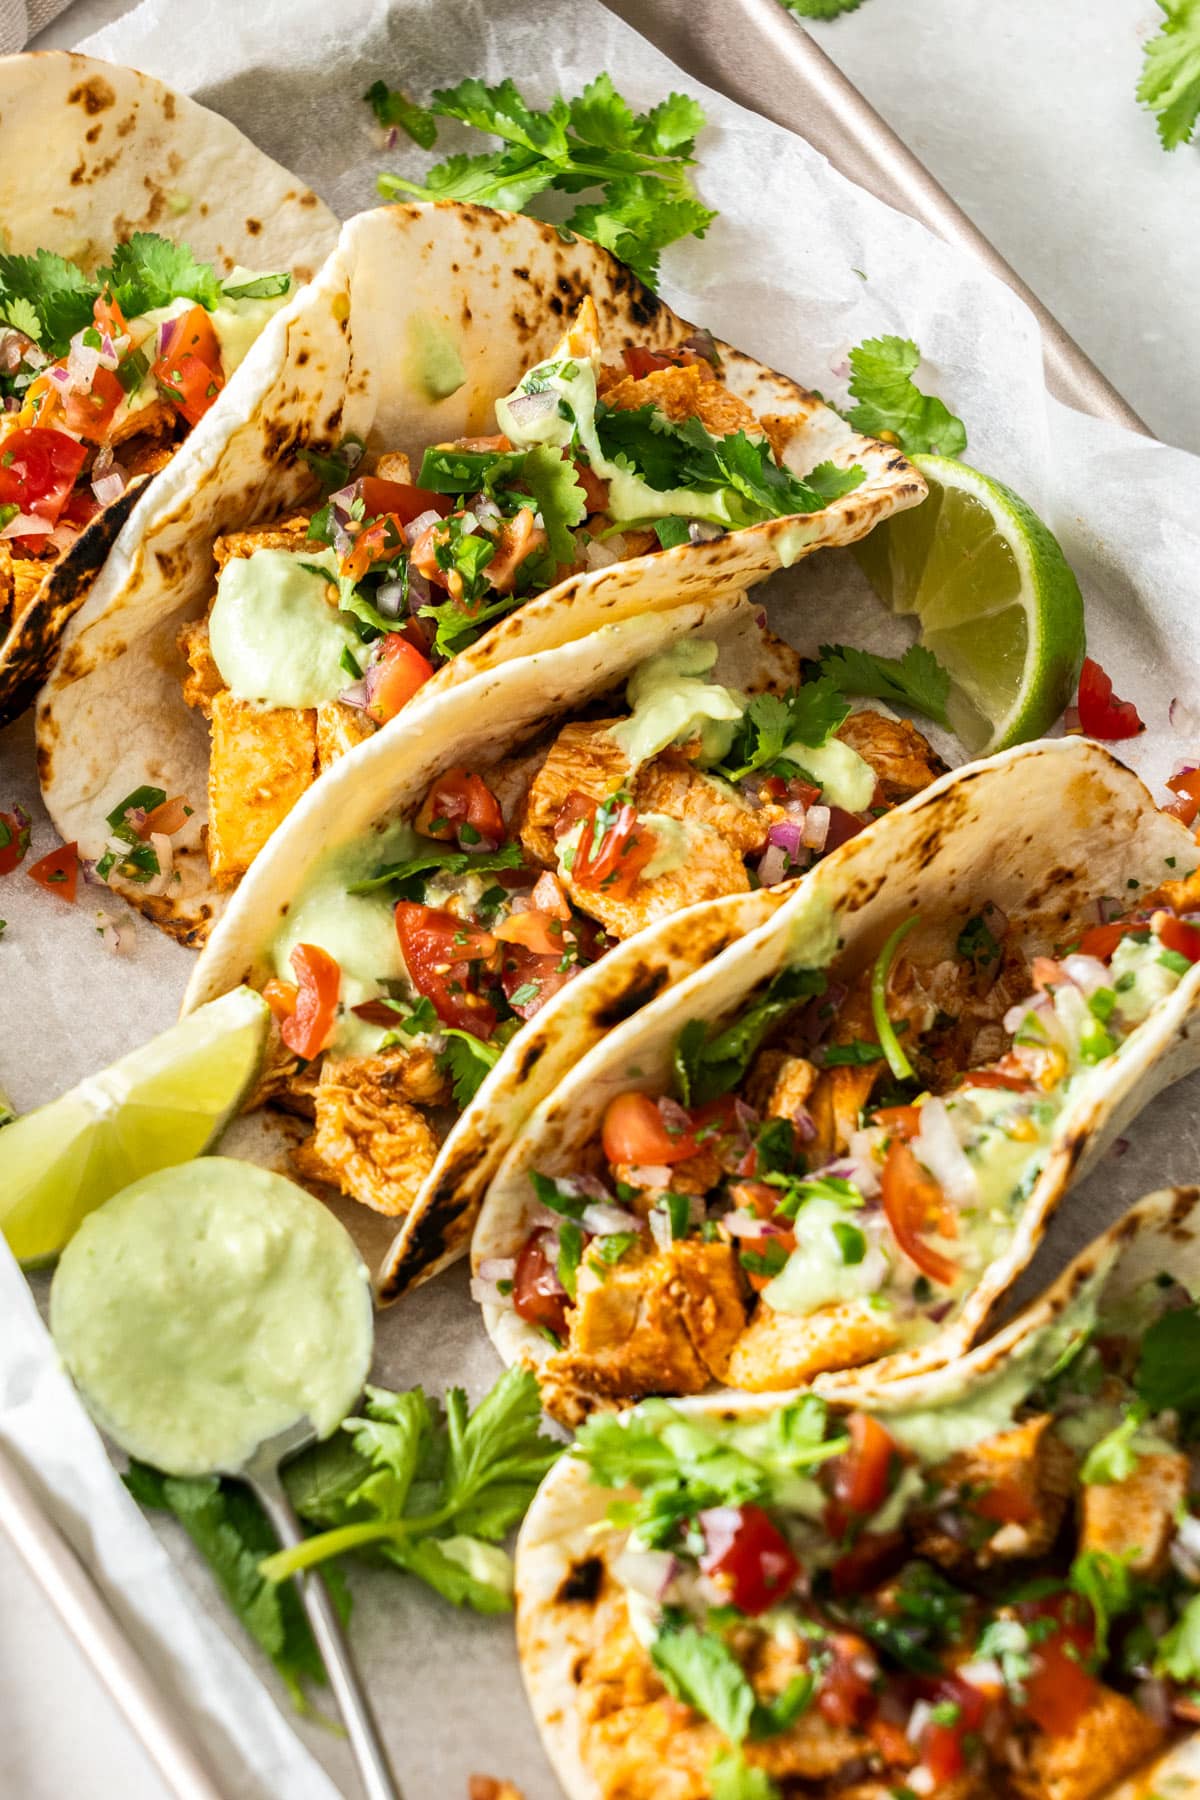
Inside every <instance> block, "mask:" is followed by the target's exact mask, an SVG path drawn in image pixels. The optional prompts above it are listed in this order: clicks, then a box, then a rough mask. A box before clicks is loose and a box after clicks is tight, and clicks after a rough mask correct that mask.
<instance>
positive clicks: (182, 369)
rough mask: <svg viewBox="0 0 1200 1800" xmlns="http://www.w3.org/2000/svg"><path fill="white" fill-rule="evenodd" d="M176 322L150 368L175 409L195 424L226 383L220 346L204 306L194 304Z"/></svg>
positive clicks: (190, 422) (190, 423) (191, 423)
mask: <svg viewBox="0 0 1200 1800" xmlns="http://www.w3.org/2000/svg"><path fill="white" fill-rule="evenodd" d="M174 326H175V329H174V330H173V331H172V333H171V335H170V337H169V339H168V340H167V348H166V349H165V350H164V351H163V352H162V353H161V354H160V355H159V356H157V357H156V358H155V359H154V361H153V363H152V364H151V365H150V372H151V374H152V375H153V376H154V379H155V381H157V383H158V385H159V387H160V388H161V389H162V391H163V393H164V394H165V395H166V397H167V399H168V400H169V401H170V402H171V404H172V406H173V407H174V408H175V410H176V412H178V413H180V414H181V415H182V416H183V418H185V419H186V420H187V422H188V424H189V425H196V424H198V423H199V422H200V420H201V419H202V418H203V417H204V415H205V413H206V412H207V411H208V409H209V407H210V406H211V405H212V404H213V402H214V400H215V399H216V398H217V395H218V394H219V393H220V392H221V389H222V388H223V387H224V386H225V376H224V374H223V372H222V369H221V346H220V342H219V341H218V338H217V333H216V330H215V328H214V326H213V322H212V319H211V318H210V317H209V315H208V313H207V312H206V311H205V310H204V308H203V307H202V306H193V307H192V308H191V309H190V311H188V312H185V313H184V314H182V316H181V317H180V318H178V319H176V320H175V321H174Z"/></svg>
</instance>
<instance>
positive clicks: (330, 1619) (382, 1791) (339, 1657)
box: [228, 1419, 402, 1800]
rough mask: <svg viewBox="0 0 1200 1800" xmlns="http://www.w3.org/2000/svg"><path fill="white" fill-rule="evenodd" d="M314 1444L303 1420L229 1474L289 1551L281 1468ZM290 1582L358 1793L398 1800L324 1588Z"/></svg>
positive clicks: (299, 1531) (308, 1577)
mask: <svg viewBox="0 0 1200 1800" xmlns="http://www.w3.org/2000/svg"><path fill="white" fill-rule="evenodd" d="M316 1441H317V1434H316V1432H315V1431H314V1430H313V1428H312V1426H311V1425H310V1424H309V1422H308V1420H307V1419H299V1420H297V1422H296V1424H294V1425H292V1426H289V1427H288V1429H287V1430H286V1431H281V1432H278V1433H277V1434H276V1436H275V1437H272V1438H267V1440H266V1441H265V1443H262V1444H260V1445H259V1446H258V1448H257V1450H255V1452H254V1454H253V1455H252V1456H251V1457H249V1458H248V1460H247V1461H246V1462H245V1463H244V1464H243V1465H242V1467H241V1468H240V1469H231V1470H229V1471H228V1473H229V1474H231V1475H233V1476H235V1477H236V1478H237V1479H238V1480H240V1481H244V1482H245V1483H246V1485H247V1487H249V1488H250V1490H251V1491H252V1493H253V1494H254V1497H255V1499H256V1500H257V1501H258V1503H259V1505H260V1506H261V1507H262V1509H263V1511H264V1512H265V1513H266V1515H267V1517H268V1519H270V1521H271V1524H272V1525H273V1526H274V1528H275V1534H276V1536H277V1537H278V1539H279V1541H280V1543H281V1544H282V1545H283V1546H284V1548H285V1549H288V1550H290V1549H291V1548H292V1546H293V1545H294V1544H299V1543H302V1542H303V1541H304V1531H303V1528H302V1526H301V1524H300V1521H299V1519H298V1518H297V1517H296V1513H295V1510H294V1509H293V1507H292V1503H291V1501H290V1500H289V1499H288V1496H287V1489H286V1488H285V1487H284V1485H283V1477H282V1474H281V1470H282V1467H283V1464H284V1463H286V1462H288V1461H290V1459H291V1458H292V1457H293V1456H298V1455H299V1454H300V1452H301V1451H302V1450H307V1449H308V1448H309V1446H310V1445H311V1444H315V1443H316ZM293 1579H294V1580H295V1581H296V1583H297V1585H298V1587H299V1589H300V1598H301V1600H303V1602H304V1610H305V1612H306V1613H307V1614H308V1622H309V1624H310V1625H311V1627H312V1634H313V1636H314V1638H315V1639H316V1640H317V1648H318V1649H319V1650H320V1652H321V1656H322V1659H323V1661H324V1663H325V1668H326V1671H327V1673H328V1675H329V1685H330V1687H331V1688H332V1689H333V1696H334V1699H335V1700H336V1701H337V1707H338V1711H339V1712H340V1713H341V1715H342V1722H343V1724H344V1725H345V1727H346V1736H347V1737H348V1738H349V1740H350V1748H351V1750H352V1751H353V1752H354V1760H355V1762H356V1763H357V1764H358V1778H359V1781H360V1782H361V1783H362V1790H363V1793H364V1794H365V1795H366V1796H367V1800H402V1796H401V1793H400V1786H399V1783H398V1782H397V1780H396V1777H395V1775H394V1774H393V1772H392V1766H391V1763H390V1762H389V1761H388V1753H387V1750H386V1749H385V1748H384V1743H383V1739H382V1737H381V1736H380V1734H379V1726H378V1725H377V1724H376V1721H375V1715H374V1713H373V1712H372V1710H371V1702H370V1701H369V1699H368V1698H367V1691H366V1689H365V1687H364V1686H363V1683H362V1677H361V1676H360V1674H359V1672H358V1665H357V1663H356V1662H355V1660H354V1652H353V1651H352V1650H351V1648H350V1645H349V1642H348V1640H347V1638H346V1633H345V1632H344V1631H343V1629H342V1621H341V1620H340V1619H339V1618H338V1614H337V1608H336V1607H335V1606H334V1604H333V1600H332V1597H331V1595H330V1592H329V1589H328V1588H327V1587H326V1585H325V1583H324V1581H323V1580H322V1578H321V1576H320V1575H318V1574H316V1573H309V1574H303V1573H302V1574H299V1575H296V1576H295V1577H294V1578H293Z"/></svg>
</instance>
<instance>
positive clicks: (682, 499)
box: [123, 300, 870, 883]
mask: <svg viewBox="0 0 1200 1800" xmlns="http://www.w3.org/2000/svg"><path fill="white" fill-rule="evenodd" d="M249 304H250V302H245V301H238V302H229V303H228V305H230V306H241V305H249ZM224 310H225V309H224V308H223V309H222V312H223V311H224ZM217 324H218V326H220V321H219V320H217ZM220 328H221V329H226V327H224V326H220ZM231 328H232V327H229V329H231ZM410 356H411V357H416V358H417V360H418V362H419V364H420V369H421V372H422V376H421V378H422V385H424V386H425V387H426V389H427V390H428V389H429V385H430V383H433V385H434V387H435V388H441V387H444V386H446V385H447V384H449V386H450V389H451V390H452V389H453V387H454V386H456V385H458V384H459V383H460V382H461V379H462V371H461V363H458V362H456V360H455V355H454V353H453V346H452V345H451V344H449V343H448V342H447V341H445V340H444V336H439V335H438V332H437V331H436V330H435V329H434V326H433V323H432V322H431V321H426V322H425V323H424V324H423V325H422V327H421V328H420V330H418V331H417V333H416V336H415V337H414V341H413V343H412V345H410ZM495 407H496V415H497V421H498V424H499V430H498V431H497V432H496V433H494V434H492V435H491V436H484V437H472V438H464V439H461V440H457V441H455V442H453V443H445V444H435V445H433V446H431V447H428V448H426V449H425V450H424V452H423V454H422V456H421V459H420V464H419V468H417V465H416V463H415V460H414V462H410V460H409V455H408V454H407V453H405V452H401V451H400V450H391V451H387V452H385V453H382V454H378V455H372V456H371V457H369V458H366V459H364V456H363V446H362V445H361V443H359V442H357V441H349V442H347V443H345V444H343V445H342V447H341V449H340V450H339V451H338V452H336V453H335V454H334V455H332V456H328V457H324V456H316V455H310V456H309V460H310V462H311V463H312V465H313V466H314V468H315V469H316V470H317V472H318V473H319V475H320V477H321V479H322V482H323V486H324V493H325V499H324V503H323V504H322V505H321V506H319V507H318V508H317V509H316V510H315V511H313V512H312V513H311V514H304V515H298V516H296V517H293V518H291V519H286V520H283V521H279V522H275V523H271V524H267V525H258V526H253V527H252V528H249V529H247V530H243V531H235V532H227V533H225V534H224V535H223V536H221V537H219V538H218V539H217V541H216V544H215V546H214V554H215V558H216V563H217V571H218V574H217V580H216V583H215V591H214V594H213V596H212V599H211V601H210V605H209V613H208V616H207V617H206V618H200V619H198V620H195V621H193V622H191V623H189V624H188V625H187V626H185V627H184V629H183V632H182V633H181V636H180V648H181V650H182V652H183V654H184V656H185V658H186V660H187V664H188V674H187V676H186V679H185V681H184V698H185V700H186V701H187V702H188V704H189V705H192V706H196V707H198V708H199V709H200V710H201V711H202V712H203V713H204V714H205V716H206V717H207V718H208V719H209V720H210V721H211V725H212V748H211V757H210V764H209V782H208V803H209V818H210V830H209V833H208V837H207V839H206V845H205V848H206V852H207V856H208V860H209V864H210V868H211V871H212V873H213V875H214V876H215V877H216V878H217V880H218V881H220V882H222V883H231V882H234V881H236V880H238V879H239V877H240V876H241V875H242V874H244V872H245V870H246V869H247V868H248V867H249V865H250V862H251V861H252V859H253V857H254V856H255V855H256V854H257V852H258V850H259V849H260V848H261V847H262V844H263V843H264V842H265V840H266V838H267V837H268V836H269V835H270V833H271V832H272V831H273V830H274V829H275V827H276V826H277V825H278V824H279V823H280V821H281V820H282V819H283V818H284V817H285V816H286V814H287V813H288V812H289V811H290V809H291V808H292V807H293V806H294V805H295V803H296V801H297V799H298V798H299V797H300V795H301V794H302V793H303V792H304V790H305V789H306V788H307V787H309V786H311V784H312V783H313V782H314V781H315V780H316V778H317V776H318V775H319V774H320V773H321V772H322V770H324V769H326V768H328V767H329V765H330V764H331V763H332V762H333V761H334V760H335V759H336V758H337V757H338V756H340V755H342V754H343V753H344V752H345V751H346V750H348V749H350V748H352V747H353V746H354V745H356V744H357V743H359V742H361V741H362V740H363V739H364V738H366V737H368V736H370V735H371V734H372V733H373V732H374V731H375V730H377V729H378V728H379V727H380V726H381V725H384V724H386V723H387V722H388V721H389V720H390V719H392V718H394V717H395V716H396V714H397V713H398V712H400V710H401V709H402V708H403V707H404V706H405V705H407V703H408V702H409V700H411V699H412V698H413V696H414V695H415V694H417V693H418V692H419V690H420V689H421V688H422V687H423V686H424V684H425V683H426V682H427V681H429V680H431V679H432V677H433V675H434V674H435V673H436V671H437V670H438V669H439V668H440V667H442V666H443V665H444V664H445V663H447V662H448V661H450V660H451V659H452V658H454V657H455V656H457V655H459V654H460V653H461V652H462V651H463V650H466V649H468V648H469V647H470V646H471V645H473V644H474V643H475V642H476V641H477V640H478V639H479V638H480V637H481V636H482V635H483V634H484V633H485V632H486V631H487V629H488V627H489V626H491V625H493V624H494V623H495V622H496V621H497V620H498V619H500V618H502V617H504V615H506V614H507V613H510V612H512V611H513V610H514V609H515V608H517V607H519V606H521V605H522V604H523V603H524V602H525V601H526V600H529V599H532V598H533V597H535V596H537V595H539V594H543V593H545V592H546V591H547V590H548V589H550V588H552V587H554V586H555V585H556V583H558V582H560V581H563V580H565V579H566V578H567V577H568V576H571V575H574V574H579V573H584V572H589V571H596V570H600V569H602V568H604V567H606V566H607V565H610V564H612V563H617V562H623V561H626V560H628V559H629V558H632V557H635V556H641V555H645V554H647V553H650V552H654V551H657V550H659V549H660V548H667V549H670V548H673V547H674V546H676V545H678V544H681V543H684V542H686V541H688V540H689V538H690V539H693V540H696V539H708V538H712V537H719V536H721V535H722V533H723V532H724V531H726V530H736V529H739V528H740V527H743V526H745V525H748V524H753V523H756V522H760V521H763V520H766V519H774V518H778V517H781V516H787V515H792V514H795V515H797V516H799V517H801V518H803V517H805V516H808V515H811V514H813V513H815V512H819V511H821V510H823V509H824V507H825V506H827V505H828V504H829V502H830V501H831V500H833V499H835V498H837V497H838V496H839V495H841V494H844V493H847V492H849V491H851V490H852V489H853V488H854V487H856V486H857V485H858V484H859V482H860V481H861V480H862V478H863V472H862V470H861V469H860V468H858V467H855V468H851V469H839V468H834V467H833V466H832V465H831V464H822V465H821V466H820V468H819V469H816V470H812V471H810V472H809V473H808V475H806V476H805V477H804V479H803V480H801V479H800V478H799V477H797V476H795V475H793V474H791V473H790V472H789V471H788V470H787V469H786V468H785V467H784V466H783V464H782V463H781V462H780V460H779V457H778V455H777V452H776V448H775V447H774V446H775V444H776V443H777V444H778V445H779V446H781V447H783V446H785V445H786V442H787V439H788V437H789V436H790V435H791V434H792V433H793V432H794V431H795V430H797V429H798V428H799V427H800V426H801V425H802V423H803V419H802V416H801V415H800V414H796V415H795V417H794V418H792V417H783V418H779V419H773V420H772V421H771V433H772V435H771V436H768V434H767V431H766V428H765V426H764V425H763V423H762V422H761V421H760V420H759V419H758V418H757V417H756V416H755V414H754V413H753V412H752V411H751V410H750V408H749V407H748V406H746V405H745V403H744V402H743V401H741V400H740V399H738V398H737V396H736V395H734V394H732V393H731V392H730V391H729V389H728V388H727V387H726V385H725V382H724V380H723V378H722V373H721V366H720V358H719V356H718V354H717V351H716V348H715V346H714V345H713V343H712V340H711V338H709V337H707V335H706V334H698V335H697V337H696V338H695V339H693V340H689V342H688V343H687V344H683V345H680V346H679V347H677V348H676V349H672V350H667V351H651V350H648V349H646V348H645V347H643V346H632V347H628V348H626V349H625V350H624V351H623V352H622V361H621V362H620V363H615V364H606V363H604V362H603V361H602V357H601V346H600V342H599V337H598V324H597V319H596V312H595V308H594V306H593V305H592V303H591V301H590V300H589V301H585V303H584V305H583V306H582V308H581V310H580V315H579V318H578V320H577V321H576V323H575V324H574V325H573V326H572V328H571V330H570V331H569V332H568V333H567V334H566V337H565V338H564V339H563V342H562V344H561V345H560V346H559V348H558V350H557V351H556V352H555V353H554V355H553V356H551V357H550V358H548V359H546V360H545V361H543V362H540V363H538V364H537V366H536V367H535V368H533V369H531V370H529V372H528V373H527V374H526V375H525V376H524V377H523V378H522V380H521V381H520V382H519V383H518V385H517V387H516V388H515V389H514V390H513V391H512V392H511V393H509V394H507V395H505V396H501V397H499V398H497V400H496V403H495ZM414 469H416V473H415V474H414ZM322 572H324V574H325V576H326V577H327V578H326V579H323V578H322ZM821 755H822V756H823V757H824V758H825V762H824V763H822V764H821V766H820V767H818V768H814V770H813V771H812V773H813V775H814V777H816V778H817V779H818V781H819V782H820V783H821V784H824V783H826V782H829V783H832V782H834V781H835V780H836V779H837V778H838V776H839V774H840V775H842V776H845V777H847V778H848V777H849V776H850V775H851V773H852V772H853V773H856V774H857V777H858V784H859V785H858V787H857V788H855V787H853V786H851V787H850V788H849V789H848V790H847V792H848V795H849V797H848V798H847V799H845V800H844V801H842V802H839V804H844V805H845V806H846V808H847V810H850V811H855V812H857V811H861V810H863V808H865V807H866V806H867V805H868V804H869V801H870V792H869V790H868V788H867V777H866V775H865V774H864V773H863V771H862V769H861V767H854V766H853V765H851V764H850V759H849V753H848V752H847V751H846V750H845V749H844V748H843V747H842V746H840V745H836V744H835V745H833V746H832V747H828V748H827V749H826V750H824V751H822V752H821ZM826 765H828V766H826ZM843 765H846V767H843ZM248 789H250V790H253V791H254V792H255V795H256V804H255V806H254V808H253V809H249V808H247V806H246V804H245V794H246V792H247V790H248ZM863 793H865V798H861V797H860V795H861V794H863ZM185 798H186V796H185ZM123 873H125V871H123ZM129 878H130V879H137V872H136V871H134V872H133V873H132V874H131V875H130V876H129Z"/></svg>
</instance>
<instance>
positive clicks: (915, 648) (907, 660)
mask: <svg viewBox="0 0 1200 1800" xmlns="http://www.w3.org/2000/svg"><path fill="white" fill-rule="evenodd" d="M819 666H820V670H821V673H822V675H827V676H828V677H829V679H830V680H831V681H832V682H833V683H834V685H835V686H836V687H837V688H838V689H839V691H840V692H841V693H843V694H858V695H861V696H863V697H864V698H873V699H876V700H886V701H888V702H889V704H892V705H895V704H899V705H901V706H911V707H912V710H913V711H914V712H917V713H921V714H922V715H923V716H924V717H925V718H927V719H932V720H933V721H934V723H935V724H937V725H947V724H948V723H949V721H948V720H947V717H946V700H947V697H948V695H949V693H950V676H949V673H948V671H947V670H945V669H944V668H943V667H942V665H941V663H940V662H939V661H938V659H937V657H936V656H935V655H934V654H933V651H932V650H927V649H926V648H925V646H924V644H910V645H909V646H908V649H907V650H906V651H905V652H904V655H903V656H876V655H875V654H874V653H873V652H872V651H870V650H859V649H858V648H857V647H856V646H855V645H854V644H822V645H821V661H820V665H819Z"/></svg>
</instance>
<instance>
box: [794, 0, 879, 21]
mask: <svg viewBox="0 0 1200 1800" xmlns="http://www.w3.org/2000/svg"><path fill="white" fill-rule="evenodd" d="M783 4H784V6H786V7H787V10H788V11H789V12H793V13H795V15H796V17H797V18H798V19H839V18H841V16H842V14H843V13H849V12H857V11H858V9H859V7H860V6H861V5H862V0H783Z"/></svg>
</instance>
